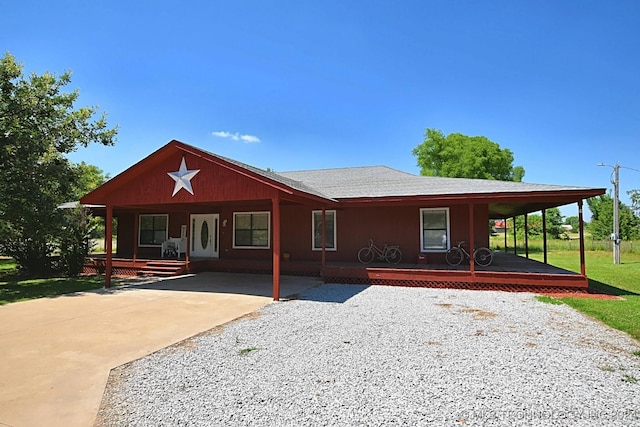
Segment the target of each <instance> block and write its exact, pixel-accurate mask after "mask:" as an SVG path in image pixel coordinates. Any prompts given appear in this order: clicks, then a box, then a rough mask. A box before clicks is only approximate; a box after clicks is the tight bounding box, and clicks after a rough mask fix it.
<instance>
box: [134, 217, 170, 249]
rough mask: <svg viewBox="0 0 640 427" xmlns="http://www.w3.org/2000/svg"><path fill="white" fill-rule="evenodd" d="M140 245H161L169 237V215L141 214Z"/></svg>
mask: <svg viewBox="0 0 640 427" xmlns="http://www.w3.org/2000/svg"><path fill="white" fill-rule="evenodd" d="M139 221H140V222H139V224H140V226H139V227H138V246H161V245H162V242H164V241H165V240H167V239H168V237H169V227H168V225H169V215H166V214H163V215H147V214H144V215H140V218H139Z"/></svg>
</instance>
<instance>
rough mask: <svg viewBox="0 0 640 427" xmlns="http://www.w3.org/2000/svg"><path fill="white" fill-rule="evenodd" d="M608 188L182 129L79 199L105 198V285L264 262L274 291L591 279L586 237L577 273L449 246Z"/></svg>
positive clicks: (484, 240) (514, 285)
mask: <svg viewBox="0 0 640 427" xmlns="http://www.w3.org/2000/svg"><path fill="white" fill-rule="evenodd" d="M604 192H605V190H604V189H594V188H582V187H569V186H555V185H540V184H528V183H517V182H502V181H488V180H475V179H459V178H440V177H425V176H416V175H412V174H409V173H405V172H401V171H398V170H394V169H391V168H388V167H384V166H374V167H354V168H342V169H322V170H308V171H297V172H278V173H276V172H270V171H265V170H262V169H258V168H255V167H252V166H249V165H246V164H243V163H240V162H238V161H235V160H232V159H228V158H225V157H222V156H218V155H215V154H213V153H209V152H206V151H203V150H201V149H198V148H196V147H193V146H190V145H187V144H184V143H182V142H179V141H175V140H174V141H171V142H169V143H168V144H167V145H165V146H164V147H162V148H160V149H159V150H158V151H156V152H154V153H152V154H151V155H149V156H148V157H147V158H145V159H143V160H142V161H140V162H138V163H137V164H135V165H133V166H132V167H130V168H129V169H127V170H126V171H124V172H122V173H121V174H119V175H117V176H115V177H114V178H112V179H111V180H109V181H108V182H106V183H105V184H103V185H102V186H100V187H99V188H97V189H95V190H94V191H92V192H91V193H89V194H87V195H86V196H84V197H83V198H82V199H81V200H80V202H81V203H82V204H88V205H100V206H103V208H98V209H94V212H96V213H97V214H98V215H103V216H104V217H105V218H106V224H107V231H106V248H107V254H106V260H105V268H106V270H105V273H106V279H105V280H106V286H109V285H110V279H111V275H112V274H113V273H114V272H115V273H119V274H123V273H136V272H139V271H140V270H144V269H153V268H156V269H161V268H165V269H168V268H170V267H173V268H175V269H176V270H180V271H192V272H197V271H203V270H220V271H255V272H266V271H268V272H273V296H274V299H276V300H277V299H278V298H279V283H280V274H281V273H287V274H308V275H321V276H322V277H324V279H325V281H340V282H356V283H373V284H375V283H386V284H400V285H409V286H446V287H464V288H480V289H527V290H534V289H539V290H549V289H553V290H557V289H582V290H584V289H586V288H587V285H588V281H587V278H586V274H585V268H584V250H583V246H581V248H582V250H581V266H582V271H581V274H572V273H569V272H566V271H557V270H545V269H543V268H541V267H540V265H539V264H540V263H535V262H533V261H530V262H529V264H526V263H525V264H523V263H522V262H521V260H520V261H518V258H519V257H515V256H506V255H508V254H504V255H505V256H503V257H496V260H495V262H494V263H493V264H492V265H491V266H489V267H482V268H480V267H478V266H476V265H474V263H473V262H471V261H470V260H469V262H467V261H465V262H463V266H462V267H460V266H459V267H458V268H457V269H453V268H450V267H448V266H447V264H446V263H445V262H444V257H445V253H446V251H447V250H448V249H449V248H450V247H451V246H452V245H455V244H456V242H458V241H466V242H467V247H468V248H472V247H474V246H488V244H489V234H490V230H489V220H490V219H505V218H509V217H514V216H517V215H526V214H527V213H531V212H535V211H543V213H544V210H545V209H547V208H550V207H556V206H561V205H566V204H568V203H577V204H578V211H579V215H580V218H581V219H582V201H583V199H585V198H588V197H593V196H597V195H600V194H604ZM112 218H117V221H118V230H117V250H116V251H115V253H113V251H112V250H111V229H110V228H111V220H112ZM581 223H582V222H581ZM580 231H581V235H582V227H581V229H580ZM369 239H373V240H374V241H375V242H376V243H377V244H378V245H379V246H382V243H383V242H389V243H392V244H394V245H399V246H400V248H401V250H402V252H403V260H402V263H401V264H397V265H393V266H392V265H390V264H386V263H385V264H384V265H382V264H372V266H368V267H365V266H363V265H361V264H359V263H358V258H357V254H358V251H359V249H360V248H362V247H363V246H365V245H367V244H368V242H369ZM581 241H582V239H581ZM505 243H506V240H505ZM159 262H160V264H158V263H159Z"/></svg>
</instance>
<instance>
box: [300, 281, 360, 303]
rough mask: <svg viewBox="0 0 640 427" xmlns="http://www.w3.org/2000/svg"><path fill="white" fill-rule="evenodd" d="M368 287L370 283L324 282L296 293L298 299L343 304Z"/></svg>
mask: <svg viewBox="0 0 640 427" xmlns="http://www.w3.org/2000/svg"><path fill="white" fill-rule="evenodd" d="M368 287H369V285H337V284H324V285H322V286H318V287H316V288H312V289H309V290H307V291H305V292H302V293H300V294H298V295H296V296H297V298H296V299H299V300H304V301H317V302H334V303H340V304H342V303H344V302H347V301H348V300H349V299H351V298H353V297H354V296H356V295H358V294H359V293H360V292H362V291H364V290H365V289H367V288H368Z"/></svg>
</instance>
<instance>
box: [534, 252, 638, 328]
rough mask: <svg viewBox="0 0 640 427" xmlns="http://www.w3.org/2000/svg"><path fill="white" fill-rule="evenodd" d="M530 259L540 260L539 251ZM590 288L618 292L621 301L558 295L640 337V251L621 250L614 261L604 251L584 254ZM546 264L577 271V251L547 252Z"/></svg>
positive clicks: (601, 319)
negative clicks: (622, 251)
mask: <svg viewBox="0 0 640 427" xmlns="http://www.w3.org/2000/svg"><path fill="white" fill-rule="evenodd" d="M529 256H530V258H532V259H536V260H539V261H542V258H543V255H542V254H541V253H533V254H530V255H529ZM585 258H586V267H587V276H588V277H589V287H590V289H592V290H593V291H598V292H603V293H607V294H611V295H618V296H621V297H622V298H624V300H595V299H586V298H560V300H561V301H562V302H563V303H565V304H567V305H569V306H571V307H573V308H575V309H577V310H580V311H582V312H583V313H586V314H588V315H590V316H592V317H594V318H596V319H598V320H600V321H602V322H604V323H606V324H607V325H609V326H611V327H613V328H616V329H619V330H621V331H624V332H626V333H628V334H629V335H631V336H632V337H633V338H635V339H637V340H640V254H636V253H622V254H621V256H620V258H621V261H622V263H621V264H618V265H614V264H613V255H612V254H611V252H605V251H588V252H586V253H585ZM548 262H549V264H552V265H555V266H558V267H561V268H564V269H567V270H571V271H576V272H579V271H580V255H579V253H578V252H577V251H568V250H555V251H550V252H549V253H548Z"/></svg>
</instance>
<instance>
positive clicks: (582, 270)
mask: <svg viewBox="0 0 640 427" xmlns="http://www.w3.org/2000/svg"><path fill="white" fill-rule="evenodd" d="M578 223H579V227H578V228H579V229H580V274H582V275H583V276H586V275H587V267H586V264H585V259H584V220H583V217H582V200H578Z"/></svg>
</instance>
